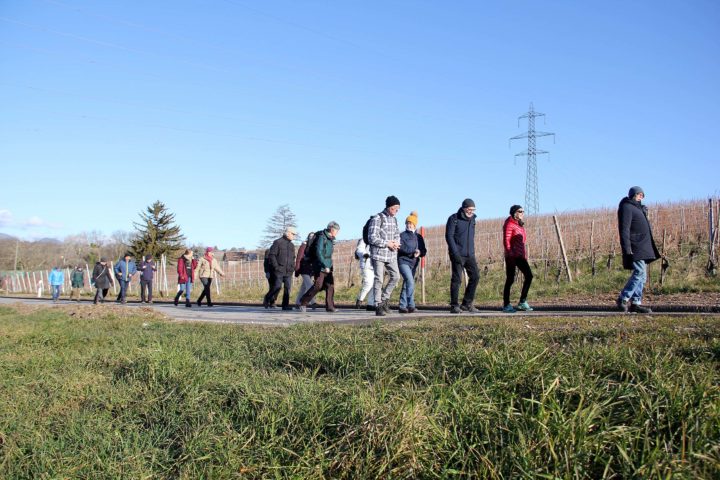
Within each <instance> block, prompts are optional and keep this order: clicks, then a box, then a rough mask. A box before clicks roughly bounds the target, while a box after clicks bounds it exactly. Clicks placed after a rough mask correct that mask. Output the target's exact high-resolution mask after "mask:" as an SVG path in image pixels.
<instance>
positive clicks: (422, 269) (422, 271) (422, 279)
mask: <svg viewBox="0 0 720 480" xmlns="http://www.w3.org/2000/svg"><path fill="white" fill-rule="evenodd" d="M420 236H421V237H423V239H424V238H425V227H420ZM426 263H427V258H426V256H425V257H422V258H421V259H420V285H421V286H422V303H423V305H425V264H426Z"/></svg>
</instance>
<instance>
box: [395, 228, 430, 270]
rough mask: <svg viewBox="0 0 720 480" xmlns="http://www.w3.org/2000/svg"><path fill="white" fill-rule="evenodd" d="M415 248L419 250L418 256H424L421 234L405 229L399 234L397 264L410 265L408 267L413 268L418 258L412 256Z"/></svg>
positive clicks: (425, 250)
mask: <svg viewBox="0 0 720 480" xmlns="http://www.w3.org/2000/svg"><path fill="white" fill-rule="evenodd" d="M415 250H420V257H424V256H425V255H426V254H427V249H426V248H425V240H423V237H422V235H420V234H419V233H417V232H411V231H409V230H405V231H404V232H402V233H401V234H400V249H399V250H398V264H401V265H410V268H413V269H414V268H415V266H416V265H417V264H418V259H417V258H415V257H414V255H415ZM420 257H418V258H420Z"/></svg>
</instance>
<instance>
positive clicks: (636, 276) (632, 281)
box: [620, 260, 645, 302]
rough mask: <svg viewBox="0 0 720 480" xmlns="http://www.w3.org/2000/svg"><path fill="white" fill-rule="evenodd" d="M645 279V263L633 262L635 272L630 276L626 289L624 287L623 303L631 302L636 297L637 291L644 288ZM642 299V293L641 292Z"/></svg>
mask: <svg viewBox="0 0 720 480" xmlns="http://www.w3.org/2000/svg"><path fill="white" fill-rule="evenodd" d="M644 278H645V262H644V261H642V260H639V261H637V262H633V271H632V273H631V274H630V278H628V281H627V283H626V284H625V287H623V289H622V291H621V292H620V300H622V301H623V302H629V301H630V299H631V298H633V296H635V291H636V290H638V289H639V288H642V285H643V284H644V283H645V282H644ZM640 297H642V291H641V292H640Z"/></svg>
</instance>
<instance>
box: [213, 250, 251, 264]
mask: <svg viewBox="0 0 720 480" xmlns="http://www.w3.org/2000/svg"><path fill="white" fill-rule="evenodd" d="M257 259H258V253H257V252H254V251H247V250H228V251H226V252H225V254H224V255H223V257H222V260H223V262H227V264H228V265H236V264H237V263H239V262H254V261H256V260H257Z"/></svg>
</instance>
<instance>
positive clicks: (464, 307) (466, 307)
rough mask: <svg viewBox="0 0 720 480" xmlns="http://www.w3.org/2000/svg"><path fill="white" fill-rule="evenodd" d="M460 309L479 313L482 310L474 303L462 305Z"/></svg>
mask: <svg viewBox="0 0 720 480" xmlns="http://www.w3.org/2000/svg"><path fill="white" fill-rule="evenodd" d="M460 310H462V311H463V312H467V313H478V312H479V311H480V310H478V309H477V308H475V307H474V306H473V305H460Z"/></svg>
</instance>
